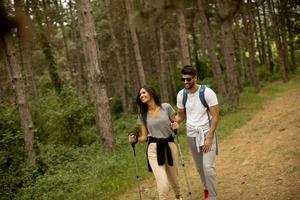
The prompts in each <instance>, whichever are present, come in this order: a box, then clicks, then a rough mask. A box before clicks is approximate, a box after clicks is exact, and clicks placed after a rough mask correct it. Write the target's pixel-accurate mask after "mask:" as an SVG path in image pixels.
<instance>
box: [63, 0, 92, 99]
mask: <svg viewBox="0 0 300 200" xmlns="http://www.w3.org/2000/svg"><path fill="white" fill-rule="evenodd" d="M68 4H69V12H68V13H69V15H70V19H71V24H70V25H71V29H72V30H74V31H72V32H71V38H72V40H73V41H74V42H75V43H76V50H75V53H74V54H75V55H74V54H71V55H72V57H71V60H72V63H73V64H72V65H73V66H74V71H75V72H74V73H75V74H74V78H75V83H76V88H77V91H78V93H79V94H80V95H81V96H88V95H89V93H88V92H87V91H89V86H88V84H89V81H88V77H87V72H86V71H85V69H84V67H83V62H84V61H83V60H84V56H83V52H82V44H81V41H80V34H79V33H78V32H79V30H78V26H77V24H76V21H75V16H74V14H73V7H74V5H73V2H72V0H70V1H69V3H68Z"/></svg>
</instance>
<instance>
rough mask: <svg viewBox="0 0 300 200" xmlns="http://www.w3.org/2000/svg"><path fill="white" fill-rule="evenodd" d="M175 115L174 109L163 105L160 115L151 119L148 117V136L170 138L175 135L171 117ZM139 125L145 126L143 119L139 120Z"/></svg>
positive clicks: (166, 104) (165, 104)
mask: <svg viewBox="0 0 300 200" xmlns="http://www.w3.org/2000/svg"><path fill="white" fill-rule="evenodd" d="M174 114H175V111H174V109H173V108H172V106H171V105H170V104H168V103H162V104H161V108H160V112H159V115H158V116H156V117H151V116H150V115H149V114H148V115H147V129H148V136H151V137H155V138H168V137H170V135H171V134H172V133H173V130H172V129H171V125H170V123H171V122H170V117H171V116H172V115H174ZM137 124H139V125H142V124H144V123H143V121H142V119H141V117H140V116H139V117H138V119H137Z"/></svg>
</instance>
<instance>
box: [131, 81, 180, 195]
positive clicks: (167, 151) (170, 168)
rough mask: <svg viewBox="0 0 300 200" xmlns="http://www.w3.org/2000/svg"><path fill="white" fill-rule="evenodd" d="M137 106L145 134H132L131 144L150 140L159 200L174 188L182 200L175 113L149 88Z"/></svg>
mask: <svg viewBox="0 0 300 200" xmlns="http://www.w3.org/2000/svg"><path fill="white" fill-rule="evenodd" d="M136 103H137V105H138V107H139V112H140V115H139V117H138V124H139V125H140V126H141V135H140V136H139V137H136V136H135V135H133V134H132V135H130V136H129V142H130V143H137V142H146V141H147V140H148V149H147V159H148V164H149V165H148V166H149V171H152V172H153V174H154V176H155V180H156V184H157V190H158V195H159V199H160V200H165V199H167V198H168V197H167V196H168V191H169V185H171V186H172V188H173V190H174V192H175V195H176V200H182V198H181V192H180V187H179V180H178V173H177V164H178V153H177V147H176V145H175V143H174V139H173V137H172V133H173V130H172V129H171V121H173V120H175V111H174V109H173V108H172V106H171V105H170V104H168V103H161V102H160V100H159V98H158V96H157V95H156V92H155V90H154V89H153V88H152V87H150V86H147V85H145V86H143V87H142V88H141V89H140V90H139V92H138V95H137V99H136Z"/></svg>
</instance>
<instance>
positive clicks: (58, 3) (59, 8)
mask: <svg viewBox="0 0 300 200" xmlns="http://www.w3.org/2000/svg"><path fill="white" fill-rule="evenodd" d="M54 3H55V6H56V9H57V12H58V15H57V17H58V23H59V26H60V30H61V33H62V36H63V44H64V48H65V56H66V60H67V62H66V65H67V69H68V70H69V74H70V79H71V83H72V82H73V81H74V80H75V78H74V73H73V72H74V69H73V68H74V66H73V65H72V62H71V58H70V51H69V47H68V40H67V36H66V31H65V25H64V21H63V20H64V18H63V15H62V14H61V12H62V10H63V9H64V8H63V4H62V1H61V0H55V2H54ZM72 85H73V84H72Z"/></svg>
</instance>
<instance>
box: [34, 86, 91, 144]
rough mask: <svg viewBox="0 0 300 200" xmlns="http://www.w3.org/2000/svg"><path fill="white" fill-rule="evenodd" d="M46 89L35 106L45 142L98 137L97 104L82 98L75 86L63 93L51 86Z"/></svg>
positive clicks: (74, 141)
mask: <svg viewBox="0 0 300 200" xmlns="http://www.w3.org/2000/svg"><path fill="white" fill-rule="evenodd" d="M47 86H48V84H45V88H44V90H43V91H42V94H41V97H40V99H39V101H38V102H37V103H36V104H35V106H34V122H35V123H36V128H37V130H38V134H37V135H38V138H39V141H41V142H47V143H56V144H57V143H59V144H86V143H91V142H92V141H94V140H96V135H95V131H94V130H95V129H94V128H92V127H94V125H95V117H94V116H95V113H94V109H93V105H92V104H91V103H89V102H87V101H85V100H84V99H82V98H80V97H78V96H77V95H76V94H75V92H74V91H73V90H72V89H71V88H67V89H66V88H65V89H64V90H63V91H62V94H61V96H60V97H59V96H57V95H56V93H55V92H54V91H53V90H51V89H48V87H47Z"/></svg>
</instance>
